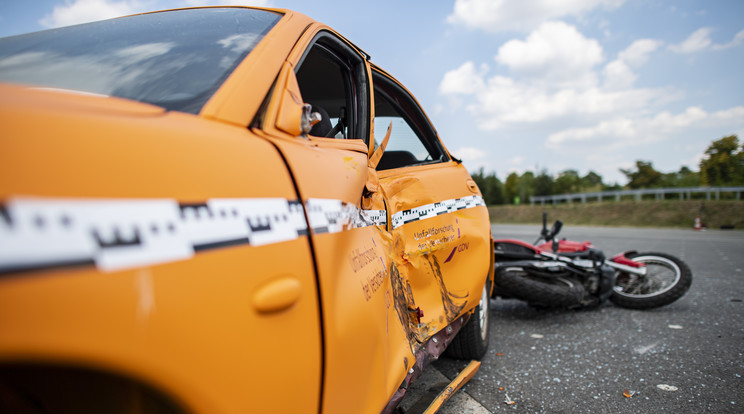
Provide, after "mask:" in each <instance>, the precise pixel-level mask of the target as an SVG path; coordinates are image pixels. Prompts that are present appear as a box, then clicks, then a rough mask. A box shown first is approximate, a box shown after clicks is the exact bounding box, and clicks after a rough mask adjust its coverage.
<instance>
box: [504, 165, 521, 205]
mask: <svg viewBox="0 0 744 414" xmlns="http://www.w3.org/2000/svg"><path fill="white" fill-rule="evenodd" d="M504 195H505V196H506V201H507V203H509V204H514V199H515V197H517V196H518V195H519V175H517V173H515V172H512V173H511V174H509V176H508V177H506V182H505V183H504Z"/></svg>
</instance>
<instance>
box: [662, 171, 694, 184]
mask: <svg viewBox="0 0 744 414" xmlns="http://www.w3.org/2000/svg"><path fill="white" fill-rule="evenodd" d="M662 182H663V183H662V186H663V187H699V186H700V173H697V172H695V171H692V170H691V169H689V168H688V167H686V166H682V167H681V168H680V169H679V171H677V172H671V173H667V174H664V176H663V179H662Z"/></svg>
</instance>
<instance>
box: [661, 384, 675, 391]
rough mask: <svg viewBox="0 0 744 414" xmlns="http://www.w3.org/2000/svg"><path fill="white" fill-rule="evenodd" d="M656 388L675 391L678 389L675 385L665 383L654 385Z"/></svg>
mask: <svg viewBox="0 0 744 414" xmlns="http://www.w3.org/2000/svg"><path fill="white" fill-rule="evenodd" d="M656 388H658V389H660V390H662V391H677V390H678V389H679V388H677V387H675V386H674V385H667V384H659V385H657V386H656Z"/></svg>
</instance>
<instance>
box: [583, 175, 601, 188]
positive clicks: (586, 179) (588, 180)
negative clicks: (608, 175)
mask: <svg viewBox="0 0 744 414" xmlns="http://www.w3.org/2000/svg"><path fill="white" fill-rule="evenodd" d="M601 189H602V176H601V175H599V174H597V173H595V172H594V171H589V172H588V173H587V174H586V175H585V176H583V177H581V191H585V192H586V191H600V190H601Z"/></svg>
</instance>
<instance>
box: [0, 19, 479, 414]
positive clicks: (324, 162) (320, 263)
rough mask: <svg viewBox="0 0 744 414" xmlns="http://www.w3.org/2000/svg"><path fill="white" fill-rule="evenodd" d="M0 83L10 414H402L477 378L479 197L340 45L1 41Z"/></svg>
mask: <svg viewBox="0 0 744 414" xmlns="http://www.w3.org/2000/svg"><path fill="white" fill-rule="evenodd" d="M0 82H2V85H0V125H1V126H0V128H2V134H1V138H2V147H1V150H0V176H2V177H3V180H2V181H1V182H0V276H2V277H0V411H1V412H29V413H47V412H74V413H81V412H94V413H100V412H106V413H118V412H121V413H132V412H138V413H139V412H142V413H182V412H200V413H249V412H277V413H280V412H282V413H301V412H324V413H350V412H370V413H378V412H381V411H387V412H390V411H392V410H393V409H394V408H395V406H396V405H397V404H398V402H399V401H400V399H401V398H402V396H403V395H404V394H405V391H406V389H407V387H408V385H409V383H410V382H411V381H413V380H415V379H416V378H417V377H418V376H419V375H420V374H421V371H422V370H423V368H424V366H426V364H427V363H428V362H430V361H432V360H433V359H436V358H438V357H439V356H440V355H441V354H442V353H443V352H444V351H445V348H446V347H447V346H449V347H448V348H447V352H448V353H449V354H451V355H452V356H455V357H458V358H466V359H474V360H477V359H479V358H480V357H481V356H483V354H484V353H485V350H486V346H487V344H488V332H487V326H488V324H487V316H488V296H489V293H490V292H489V289H490V281H491V280H492V277H493V276H492V254H491V238H490V225H489V219H488V213H487V210H486V207H485V206H484V203H483V199H482V198H481V194H480V192H479V190H478V187H477V186H476V185H475V183H474V182H473V180H472V179H471V177H470V176H469V175H468V172H467V171H466V169H465V167H464V166H463V165H462V164H461V162H460V161H458V160H457V159H455V158H454V157H452V156H451V155H450V154H449V153H448V152H447V150H446V149H445V148H444V146H443V145H442V143H441V141H440V140H439V138H438V136H437V133H436V131H435V130H434V128H433V127H432V125H431V123H430V122H429V120H428V118H427V117H426V115H425V114H424V111H423V110H422V109H421V107H420V106H419V104H418V103H417V102H416V100H415V99H414V98H413V96H412V95H411V94H410V93H409V92H408V91H407V90H406V89H405V88H404V87H403V86H402V85H401V84H400V83H398V82H397V81H396V80H395V79H393V78H392V77H391V76H390V75H389V74H387V73H386V72H384V71H383V70H382V69H380V68H378V67H376V66H375V65H373V64H372V63H370V61H369V56H367V55H366V54H365V53H364V52H363V51H362V50H361V49H359V48H358V47H356V46H355V45H353V44H352V43H350V42H349V41H347V40H346V39H344V38H343V37H342V36H340V35H339V34H337V33H336V32H334V31H333V30H332V29H330V28H329V27H327V26H325V25H322V24H320V23H317V22H315V21H313V20H311V19H309V18H308V17H306V16H304V15H301V14H298V13H293V12H291V11H287V10H273V9H256V8H239V7H228V8H194V9H183V10H176V11H164V12H157V13H148V14H141V15H135V16H130V17H124V18H119V19H113V20H108V21H103V22H96V23H89V24H84V25H78V26H71V27H67V28H61V29H54V30H49V31H43V32H38V33H31V34H26V35H21V36H14V37H9V38H4V39H0ZM468 367H469V368H468V369H467V370H466V372H463V374H462V377H461V378H460V379H459V381H460V382H459V384H461V383H462V382H463V381H466V380H467V379H468V378H469V377H470V376H472V375H473V373H474V371H475V370H476V369H477V363H476V364H471V365H469V366H468ZM456 385H457V384H455V385H454V388H455V389H456ZM451 391H452V390H451V389H450V392H451ZM434 408H435V407H434Z"/></svg>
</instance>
